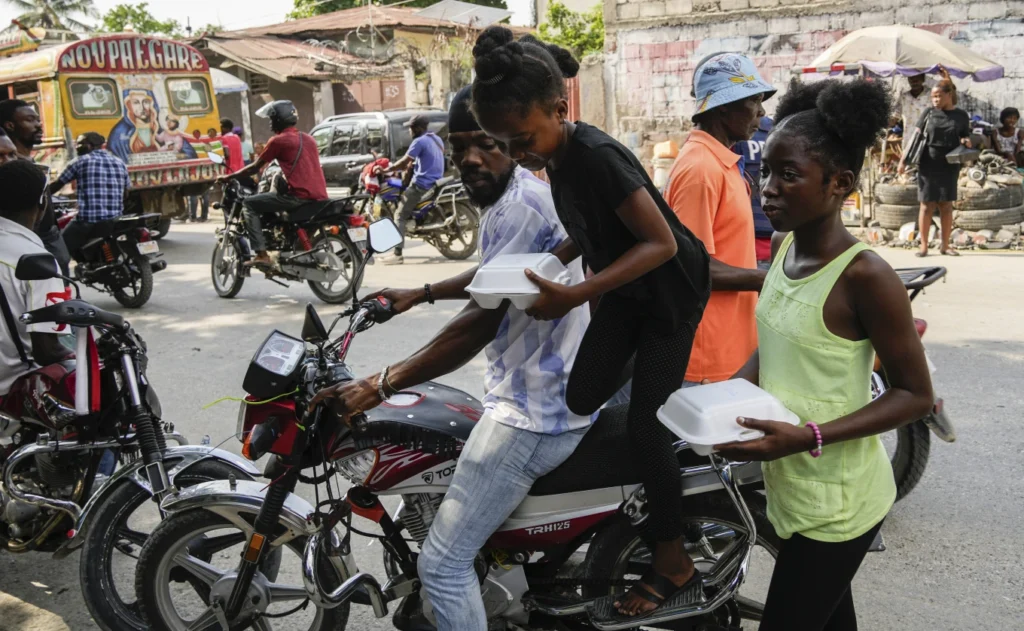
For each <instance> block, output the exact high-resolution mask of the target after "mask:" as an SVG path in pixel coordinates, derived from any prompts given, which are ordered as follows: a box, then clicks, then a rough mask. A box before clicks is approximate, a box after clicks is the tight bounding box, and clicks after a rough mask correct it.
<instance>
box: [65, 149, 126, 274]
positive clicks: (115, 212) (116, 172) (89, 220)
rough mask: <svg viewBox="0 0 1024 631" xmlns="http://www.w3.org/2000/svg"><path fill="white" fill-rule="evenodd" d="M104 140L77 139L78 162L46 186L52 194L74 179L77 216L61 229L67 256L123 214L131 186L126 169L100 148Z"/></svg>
mask: <svg viewBox="0 0 1024 631" xmlns="http://www.w3.org/2000/svg"><path fill="white" fill-rule="evenodd" d="M105 142H106V139H105V138H103V136H101V135H100V134H97V133H96V132H88V133H85V134H82V135H81V136H79V137H78V141H77V146H76V151H77V153H78V159H77V160H75V161H74V162H72V163H71V164H69V165H68V167H67V168H66V169H64V172H63V173H61V174H60V179H58V180H57V181H56V182H54V183H53V184H51V185H50V193H51V194H53V193H56V192H57V191H59V190H60V189H62V188H64V186H66V185H67V183H68V182H70V181H71V180H75V186H76V189H77V191H78V216H76V217H75V219H74V220H73V221H72V222H71V223H69V224H68V225H67V227H66V228H64V243H65V244H66V245H67V246H68V250H69V251H70V252H71V256H75V255H77V254H78V251H79V249H81V247H82V246H83V245H85V244H86V243H87V242H88V241H89V240H90V239H92V238H93V235H94V234H96V233H98V232H100V231H101V230H102V229H103V226H104V225H106V224H108V223H109V222H111V221H113V220H115V219H117V218H118V217H120V216H121V214H122V213H123V212H124V198H125V195H126V194H127V192H128V189H129V188H130V187H131V181H130V180H129V178H128V167H126V166H125V165H124V162H121V160H120V159H119V158H118V157H117V156H115V155H114V154H112V153H110V152H109V151H107V150H106V149H103V143H105Z"/></svg>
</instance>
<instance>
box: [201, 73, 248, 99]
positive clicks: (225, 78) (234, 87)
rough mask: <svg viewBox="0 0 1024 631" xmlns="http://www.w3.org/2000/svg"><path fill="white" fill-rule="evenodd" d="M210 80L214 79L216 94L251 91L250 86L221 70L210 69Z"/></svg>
mask: <svg viewBox="0 0 1024 631" xmlns="http://www.w3.org/2000/svg"><path fill="white" fill-rule="evenodd" d="M210 78H212V79H213V92H214V94H232V93H234V92H248V91H249V84H247V83H246V82H245V81H242V80H241V79H239V78H238V77H236V76H235V75H233V74H231V73H230V72H225V71H223V70H221V69H220V68H210Z"/></svg>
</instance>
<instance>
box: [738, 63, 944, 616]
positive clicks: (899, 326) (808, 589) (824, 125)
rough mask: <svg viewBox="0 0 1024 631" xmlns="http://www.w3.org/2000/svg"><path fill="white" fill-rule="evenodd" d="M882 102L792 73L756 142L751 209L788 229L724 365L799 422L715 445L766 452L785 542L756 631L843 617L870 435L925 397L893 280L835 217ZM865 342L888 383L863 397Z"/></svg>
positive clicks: (871, 452) (747, 422)
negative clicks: (742, 355) (738, 361)
mask: <svg viewBox="0 0 1024 631" xmlns="http://www.w3.org/2000/svg"><path fill="white" fill-rule="evenodd" d="M890 107H891V103H890V97H889V95H888V93H887V91H886V90H885V88H884V87H883V86H881V85H880V84H877V83H868V82H866V81H862V80H858V81H853V82H840V81H837V80H827V81H821V82H817V83H813V84H809V85H802V86H797V87H795V88H793V89H792V90H791V91H790V92H789V94H787V95H786V96H785V97H784V98H783V100H782V102H781V103H779V106H778V109H777V111H776V126H775V129H774V131H773V132H772V133H771V135H770V136H769V137H768V141H767V143H766V144H765V149H764V156H763V161H762V166H761V199H762V207H763V209H764V212H765V215H767V217H768V219H769V220H770V221H771V223H772V227H773V228H775V230H776V231H778V232H780V233H781V232H786V233H788V234H787V235H786V236H785V238H784V239H780V238H778V237H779V236H780V235H776V237H777V238H776V239H773V242H774V243H773V244H774V245H775V246H776V247H777V248H778V252H777V254H776V256H775V259H774V261H773V263H772V267H771V270H770V271H769V272H768V276H767V278H766V279H765V284H764V289H763V290H762V292H761V296H760V299H759V301H758V306H757V334H758V350H757V352H755V353H754V355H753V357H751V358H750V360H749V361H748V362H747V364H746V365H745V366H744V367H743V368H742V369H741V370H740V372H739V373H737V375H736V376H737V377H741V378H744V379H747V380H748V381H751V382H753V383H755V384H757V385H759V386H760V387H761V388H763V389H764V390H766V391H768V392H770V393H771V394H773V395H775V396H776V397H777V398H778V399H780V400H781V401H782V402H783V403H784V404H785V405H786V407H787V408H789V409H790V410H792V411H793V412H795V413H796V414H797V415H798V416H799V417H800V421H801V422H800V425H799V426H793V425H789V424H787V423H779V422H775V421H772V420H768V419H739V420H738V422H739V423H740V424H741V425H743V426H745V427H748V428H752V429H758V430H761V431H763V432H764V434H765V436H764V437H763V438H761V439H758V440H754V441H750V442H744V443H730V444H727V445H720V446H719V450H720V451H721V452H722V453H723V454H724V455H725V456H727V457H729V458H734V459H736V460H759V461H762V462H764V477H765V488H766V491H767V496H768V518H769V519H770V520H771V522H772V524H773V525H774V526H775V529H776V531H777V532H778V534H779V536H780V537H781V538H782V539H783V540H784V541H783V544H782V547H781V549H780V551H779V556H778V559H777V560H776V565H775V571H774V573H773V575H772V581H771V586H770V588H769V591H768V599H767V602H766V603H765V611H764V617H763V620H762V622H761V626H760V630H761V631H775V630H785V631H819V630H828V631H838V630H844V631H845V630H849V629H856V628H857V622H856V614H855V613H854V607H853V597H852V595H851V589H850V583H851V581H852V580H853V576H854V574H856V572H857V569H858V568H859V567H860V563H861V561H862V560H863V558H864V555H865V554H866V553H867V550H868V547H869V546H870V544H871V542H872V540H873V539H874V536H875V534H876V533H877V532H878V530H879V528H880V527H881V522H882V520H883V519H884V518H885V516H886V514H887V513H888V512H889V509H890V508H891V507H892V504H893V502H894V500H895V497H896V486H895V484H894V482H893V477H892V468H891V466H890V464H889V459H888V457H887V456H886V453H885V449H884V448H883V447H882V443H881V440H880V439H879V434H881V433H883V432H886V431H889V430H892V429H895V428H897V427H899V426H900V425H903V424H905V423H908V422H910V421H913V420H914V419H917V418H920V417H922V416H924V415H925V414H926V413H927V412H928V410H930V409H931V406H932V403H933V398H932V388H931V378H930V376H929V372H928V367H927V362H926V360H925V357H924V348H923V347H922V346H921V341H920V338H919V337H918V335H917V332H916V330H915V328H914V322H913V318H912V316H911V310H910V300H909V299H908V298H907V293H906V290H905V289H904V287H903V283H902V282H901V281H900V279H899V277H898V276H897V275H896V273H895V272H894V271H893V270H892V268H891V267H889V265H888V264H887V263H886V262H885V261H883V260H882V259H881V258H880V257H878V256H877V255H876V254H874V253H873V252H871V251H870V249H869V248H868V247H867V246H865V245H863V244H861V243H859V242H858V241H857V240H856V239H855V238H854V237H853V236H852V235H851V234H850V233H849V231H847V230H846V228H845V227H844V225H843V222H842V218H841V216H840V210H841V208H842V204H843V200H845V199H846V197H847V196H849V195H850V194H851V193H852V192H853V191H854V190H856V188H857V182H858V178H859V176H860V171H861V166H862V165H863V163H864V155H865V151H866V150H867V148H868V147H870V146H871V145H872V144H873V143H874V142H875V140H876V139H877V138H878V136H879V133H880V132H881V131H882V129H883V127H884V126H885V125H886V123H887V122H888V120H889V112H890ZM876 351H877V352H878V356H879V358H880V359H881V362H882V366H883V367H884V369H885V371H886V374H887V376H888V378H889V382H890V383H891V384H892V388H891V389H890V390H888V391H887V392H886V393H885V394H883V395H882V396H881V397H879V398H878V399H876V400H875V401H871V397H870V381H869V380H870V376H871V369H872V365H873V362H874V356H875V352H876Z"/></svg>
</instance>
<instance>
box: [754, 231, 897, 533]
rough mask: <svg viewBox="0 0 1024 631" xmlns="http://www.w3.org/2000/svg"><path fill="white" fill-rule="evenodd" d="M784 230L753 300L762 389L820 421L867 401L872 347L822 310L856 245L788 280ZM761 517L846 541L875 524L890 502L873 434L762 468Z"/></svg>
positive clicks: (887, 472) (890, 488)
mask: <svg viewBox="0 0 1024 631" xmlns="http://www.w3.org/2000/svg"><path fill="white" fill-rule="evenodd" d="M792 243H793V235H792V234H789V235H788V236H787V237H786V240H785V241H784V242H783V244H782V247H781V248H780V251H779V253H778V255H777V256H776V258H775V262H774V264H773V265H772V267H771V270H769V272H768V276H767V278H766V279H765V283H764V289H763V290H762V292H761V297H760V299H759V300H758V303H757V338H758V349H759V351H760V363H761V370H760V377H759V380H760V385H761V388H762V389H764V390H766V391H768V392H770V393H771V394H773V395H774V396H775V397H777V398H778V399H779V400H780V401H782V403H783V404H784V405H785V406H786V407H787V408H789V409H790V410H792V411H793V412H795V413H796V414H797V415H798V416H799V417H800V422H801V424H805V423H807V422H809V421H810V422H814V423H817V424H818V425H819V426H820V425H823V424H825V423H828V422H829V421H833V420H835V419H837V418H842V417H843V416H846V415H847V414H850V413H852V412H854V411H856V410H858V409H860V408H862V407H864V406H865V405H867V404H868V403H870V401H871V369H872V366H873V364H874V360H875V352H874V349H873V348H872V347H871V342H870V340H861V341H857V342H854V341H851V340H847V339H843V338H841V337H839V336H837V335H835V334H833V333H832V332H830V331H829V330H828V328H827V327H826V326H825V319H824V316H823V314H822V307H823V306H824V305H825V300H826V299H827V298H828V295H829V293H830V292H831V291H832V287H833V286H834V285H835V284H836V281H837V280H838V279H839V277H840V276H841V275H842V273H843V271H844V270H846V267H847V265H849V264H850V261H852V260H853V258H854V257H855V256H857V254H859V253H860V252H861V251H863V250H866V249H868V246H867V245H865V244H863V243H857V244H856V245H853V246H852V247H850V249H848V250H846V251H845V252H843V253H842V254H841V255H839V256H838V257H836V259H835V260H833V261H832V262H831V263H829V264H828V265H826V266H824V267H823V268H822V269H820V270H818V271H817V272H815V273H814V274H812V275H810V276H808V277H807V278H802V279H800V280H792V279H790V278H788V277H786V273H785V272H784V271H783V263H784V261H785V260H786V255H787V254H788V252H789V248H790V246H791V245H792ZM763 469H764V478H765V488H766V489H767V494H768V519H769V520H770V521H771V522H772V524H773V525H774V526H775V530H776V531H777V532H778V534H779V536H780V537H782V538H783V539H789V538H790V537H791V536H792V535H793V533H800V534H801V535H803V536H805V537H808V538H810V539H815V540H818V541H826V542H838V541H849V540H850V539H855V538H857V537H859V536H860V535H862V534H864V533H865V532H867V531H868V530H870V529H871V528H872V527H873V526H874V525H875V524H877V523H878V522H880V521H881V520H882V519H883V518H884V517H885V515H886V514H887V513H888V512H889V509H890V508H892V505H893V503H894V502H895V501H896V483H895V481H894V480H893V474H892V466H891V465H890V464H889V458H888V455H887V454H886V452H885V447H884V446H883V445H882V441H881V438H880V437H878V436H870V437H868V438H859V439H856V440H848V441H845V442H841V443H834V444H831V445H825V447H824V448H823V449H822V454H821V457H819V458H814V457H812V456H811V455H810V454H809V453H807V452H804V453H799V454H795V455H792V456H787V457H785V458H781V459H779V460H775V461H773V462H766V463H764V466H763Z"/></svg>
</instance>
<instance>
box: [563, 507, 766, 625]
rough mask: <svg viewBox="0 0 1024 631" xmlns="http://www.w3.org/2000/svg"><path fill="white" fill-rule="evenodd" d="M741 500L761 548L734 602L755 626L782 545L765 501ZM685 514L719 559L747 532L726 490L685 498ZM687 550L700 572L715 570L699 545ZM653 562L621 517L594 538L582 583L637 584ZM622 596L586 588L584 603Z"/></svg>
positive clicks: (757, 548)
mask: <svg viewBox="0 0 1024 631" xmlns="http://www.w3.org/2000/svg"><path fill="white" fill-rule="evenodd" d="M743 499H744V501H745V502H746V503H747V508H749V509H750V514H751V516H753V518H754V526H755V527H756V528H757V540H756V542H757V543H756V546H755V548H754V551H753V552H752V553H751V555H750V565H749V573H748V575H747V578H746V579H745V581H744V583H743V586H742V587H741V588H740V591H739V593H738V594H737V595H736V597H735V598H734V599H733V601H734V602H735V604H736V605H737V608H738V611H739V614H740V618H741V619H742V620H755V621H756V620H760V619H761V613H762V612H763V611H764V602H765V599H766V598H767V596H768V585H769V583H770V582H771V577H772V572H773V571H774V569H775V558H776V557H777V556H778V554H779V548H780V546H781V545H782V541H781V540H780V539H779V537H778V535H776V534H775V528H773V527H772V525H771V523H770V522H769V521H768V514H767V503H766V501H765V498H764V496H763V495H761V494H760V493H754V492H744V493H743ZM682 515H683V524H684V526H688V525H690V524H700V526H701V530H702V532H703V533H704V536H705V537H706V538H707V539H708V543H709V544H710V545H711V547H712V549H713V550H714V552H715V554H716V555H719V554H721V553H722V552H723V551H724V550H725V549H726V548H728V547H729V545H730V544H731V543H732V542H733V541H735V539H736V535H737V533H743V532H744V528H743V522H742V521H741V520H740V516H739V514H738V513H737V512H736V507H735V506H734V505H733V503H732V501H731V500H730V499H729V497H728V495H726V493H725V492H724V491H719V492H715V493H702V494H700V495H693V496H689V497H684V498H683V509H682ZM686 549H687V551H688V552H689V553H690V555H691V556H692V557H693V560H694V564H695V565H696V566H697V568H698V569H699V570H701V571H702V572H705V573H706V572H707V571H709V570H710V569H711V568H712V567H713V566H714V563H715V561H716V559H705V558H704V557H703V555H702V554H701V553H700V551H699V550H698V549H697V547H696V546H695V545H693V544H691V543H687V544H686ZM651 558H652V557H651V553H650V551H649V550H648V548H647V544H646V543H644V541H643V539H641V538H640V536H639V534H638V533H637V530H636V529H635V528H634V527H633V526H632V524H630V523H629V520H628V519H627V518H626V517H625V516H624V515H621V514H620V515H618V516H616V518H615V519H614V521H613V522H612V524H611V525H610V526H608V527H607V528H605V529H603V530H600V531H599V532H598V533H597V534H596V535H594V538H593V540H591V542H590V546H589V549H588V550H587V556H586V559H585V561H584V562H583V567H582V568H581V569H582V577H583V578H584V580H588V579H589V580H602V579H603V580H608V579H611V580H622V579H625V580H639V579H640V576H641V575H642V574H643V573H644V572H645V571H646V570H647V568H648V567H650V564H651ZM622 592H623V588H621V587H611V588H609V587H604V588H601V587H595V586H587V585H586V584H584V587H583V596H584V597H585V598H598V597H601V596H607V595H609V594H618V593H622ZM728 609H729V608H728V607H725V606H723V607H720V608H719V609H718V610H716V611H715V612H712V613H710V614H708V615H712V616H718V615H726V614H728ZM730 623H731V624H733V625H736V626H738V624H739V621H731V622H727V624H730ZM637 628H638V629H640V628H643V627H637Z"/></svg>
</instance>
